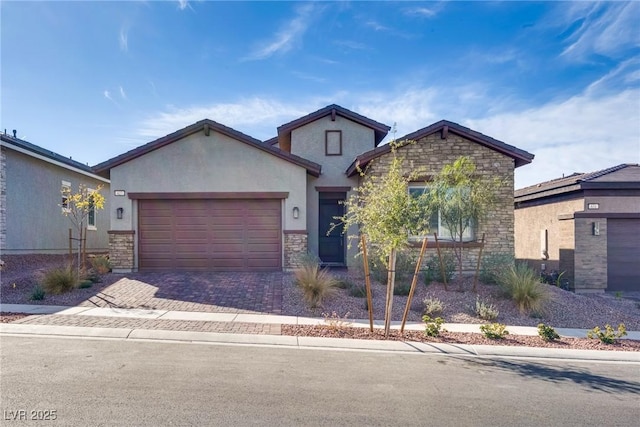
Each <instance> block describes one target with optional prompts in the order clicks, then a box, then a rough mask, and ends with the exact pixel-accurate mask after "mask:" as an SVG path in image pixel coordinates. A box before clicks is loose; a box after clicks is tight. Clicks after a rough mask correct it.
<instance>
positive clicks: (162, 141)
mask: <svg viewBox="0 0 640 427" xmlns="http://www.w3.org/2000/svg"><path fill="white" fill-rule="evenodd" d="M203 130H204V132H205V134H207V135H208V134H209V131H210V130H214V131H216V132H218V133H221V134H223V135H226V136H228V137H230V138H233V139H235V140H237V141H240V142H243V143H245V144H248V145H250V146H252V147H254V148H257V149H258V150H262V151H265V152H267V153H269V154H272V155H274V156H276V157H279V158H281V159H283V160H286V161H288V162H290V163H293V164H295V165H298V166H301V167H303V168H305V169H306V170H307V173H309V174H310V175H313V176H320V172H321V168H322V167H321V166H320V165H319V164H317V163H314V162H312V161H310V160H307V159H304V158H302V157H300V156H296V155H294V154H291V153H287V152H286V151H283V150H280V149H279V148H277V147H272V146H270V145H267V144H264V143H263V142H262V141H260V140H258V139H255V138H252V137H250V136H249V135H246V134H244V133H242V132H239V131H237V130H235V129H232V128H230V127H227V126H225V125H222V124H220V123H218V122H215V121H213V120H209V119H204V120H200V121H199V122H196V123H194V124H192V125H190V126H187V127H185V128H183V129H180V130H178V131H175V132H173V133H171V134H169V135H166V136H163V137H162V138H158V139H156V140H155V141H151V142H149V143H147V144H144V145H141V146H140V147H137V148H134V149H133V150H130V151H128V152H126V153H124V154H121V155H119V156H116V157H114V158H112V159H110V160H107V161H105V162H102V163H100V164H98V165H95V166H94V167H93V169H94V170H95V171H96V172H97V173H100V174H108V173H109V170H110V169H112V168H114V167H116V166H119V165H121V164H123V163H126V162H128V161H130V160H133V159H135V158H137V157H140V156H143V155H145V154H147V153H149V152H151V151H154V150H157V149H158V148H162V147H164V146H165V145H168V144H171V143H173V142H176V141H178V140H180V139H182V138H185V137H187V136H189V135H192V134H194V133H197V132H200V131H203Z"/></svg>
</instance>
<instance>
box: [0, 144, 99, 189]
mask: <svg viewBox="0 0 640 427" xmlns="http://www.w3.org/2000/svg"><path fill="white" fill-rule="evenodd" d="M0 141H2V146H3V147H8V148H11V149H13V150H15V151H18V152H21V153H23V154H26V155H28V156H31V157H35V158H38V159H40V160H43V161H45V162H48V163H51V164H54V165H56V166H60V167H63V168H66V169H69V170H72V171H74V172H77V173H81V174H83V175H88V176H91V177H92V178H95V179H100V180H104V178H102V177H99V176H96V175H95V172H94V170H93V169H92V168H91V167H90V166H89V165H86V164H83V163H80V162H78V161H76V160H73V159H71V157H65V156H62V155H60V154H58V153H56V152H54V151H51V150H47V149H46V148H42V147H40V146H38V145H35V144H32V143H30V142H28V141H25V140H22V139H19V138H14V137H12V136H10V135H7V134H0Z"/></svg>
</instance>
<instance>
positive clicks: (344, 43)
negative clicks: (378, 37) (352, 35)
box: [333, 40, 370, 50]
mask: <svg viewBox="0 0 640 427" xmlns="http://www.w3.org/2000/svg"><path fill="white" fill-rule="evenodd" d="M333 43H334V44H336V45H338V46H340V47H346V48H348V49H352V50H369V49H370V47H369V46H367V45H366V44H364V43H360V42H355V41H353V40H336V41H334V42H333Z"/></svg>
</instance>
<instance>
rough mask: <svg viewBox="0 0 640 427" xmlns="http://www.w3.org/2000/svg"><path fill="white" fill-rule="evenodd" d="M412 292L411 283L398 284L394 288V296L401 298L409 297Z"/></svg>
mask: <svg viewBox="0 0 640 427" xmlns="http://www.w3.org/2000/svg"><path fill="white" fill-rule="evenodd" d="M409 292H411V283H406V282H405V283H396V285H395V286H394V287H393V294H394V295H399V296H407V295H409Z"/></svg>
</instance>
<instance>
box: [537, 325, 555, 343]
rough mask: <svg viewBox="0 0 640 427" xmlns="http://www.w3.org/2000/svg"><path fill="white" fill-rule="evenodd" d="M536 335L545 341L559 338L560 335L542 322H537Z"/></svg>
mask: <svg viewBox="0 0 640 427" xmlns="http://www.w3.org/2000/svg"><path fill="white" fill-rule="evenodd" d="M538 335H540V338H542V339H543V340H545V341H553V340H557V339H558V338H560V335H558V333H557V332H556V330H555V329H553V328H552V327H551V326H549V325H545V324H544V323H540V324H538Z"/></svg>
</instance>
